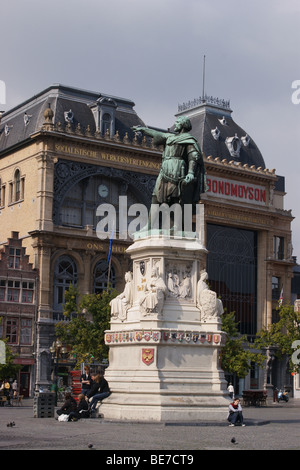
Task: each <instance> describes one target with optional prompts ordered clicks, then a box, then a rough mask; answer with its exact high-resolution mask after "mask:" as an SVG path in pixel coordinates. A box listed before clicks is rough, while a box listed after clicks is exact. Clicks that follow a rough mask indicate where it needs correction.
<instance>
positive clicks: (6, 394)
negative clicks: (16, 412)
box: [3, 379, 11, 406]
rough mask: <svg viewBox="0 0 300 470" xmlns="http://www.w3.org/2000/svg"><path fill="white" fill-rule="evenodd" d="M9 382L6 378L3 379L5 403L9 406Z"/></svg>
mask: <svg viewBox="0 0 300 470" xmlns="http://www.w3.org/2000/svg"><path fill="white" fill-rule="evenodd" d="M10 388H11V387H10V383H9V381H8V380H7V379H4V389H3V390H4V396H5V397H6V400H7V404H8V405H10V406H11V402H10Z"/></svg>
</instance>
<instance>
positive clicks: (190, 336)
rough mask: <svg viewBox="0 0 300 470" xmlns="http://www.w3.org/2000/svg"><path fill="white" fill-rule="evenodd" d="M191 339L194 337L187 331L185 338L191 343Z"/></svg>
mask: <svg viewBox="0 0 300 470" xmlns="http://www.w3.org/2000/svg"><path fill="white" fill-rule="evenodd" d="M191 339H192V335H191V333H186V334H185V340H186V341H187V342H188V343H189V342H190V341H191Z"/></svg>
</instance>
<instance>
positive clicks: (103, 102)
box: [91, 96, 117, 137]
mask: <svg viewBox="0 0 300 470" xmlns="http://www.w3.org/2000/svg"><path fill="white" fill-rule="evenodd" d="M91 109H92V111H93V114H94V118H95V122H96V129H97V131H98V132H100V133H101V135H102V136H105V135H107V133H109V135H110V137H113V136H114V135H115V117H116V109H117V103H116V102H115V101H114V100H113V99H112V98H109V97H108V96H101V97H100V98H99V99H98V100H97V102H96V103H95V104H93V105H92V106H91Z"/></svg>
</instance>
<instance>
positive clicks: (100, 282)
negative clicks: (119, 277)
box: [93, 259, 116, 294]
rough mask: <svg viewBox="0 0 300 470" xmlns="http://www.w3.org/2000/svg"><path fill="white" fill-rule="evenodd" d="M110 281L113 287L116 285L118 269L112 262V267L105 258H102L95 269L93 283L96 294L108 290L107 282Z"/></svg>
mask: <svg viewBox="0 0 300 470" xmlns="http://www.w3.org/2000/svg"><path fill="white" fill-rule="evenodd" d="M108 276H109V283H110V286H111V288H112V289H115V287H116V271H115V268H114V266H113V265H112V264H111V266H110V268H109V265H108V263H107V261H106V260H105V259H102V260H100V261H99V262H98V263H97V264H96V266H95V269H94V277H93V279H94V283H93V292H94V293H96V294H101V292H103V291H105V290H107V283H108Z"/></svg>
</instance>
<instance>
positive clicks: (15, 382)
mask: <svg viewBox="0 0 300 470" xmlns="http://www.w3.org/2000/svg"><path fill="white" fill-rule="evenodd" d="M12 391H13V396H14V397H16V396H17V395H18V382H17V381H16V379H15V380H14V381H13V383H12Z"/></svg>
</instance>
